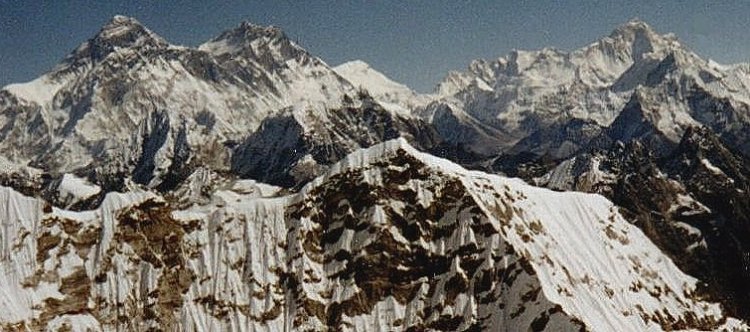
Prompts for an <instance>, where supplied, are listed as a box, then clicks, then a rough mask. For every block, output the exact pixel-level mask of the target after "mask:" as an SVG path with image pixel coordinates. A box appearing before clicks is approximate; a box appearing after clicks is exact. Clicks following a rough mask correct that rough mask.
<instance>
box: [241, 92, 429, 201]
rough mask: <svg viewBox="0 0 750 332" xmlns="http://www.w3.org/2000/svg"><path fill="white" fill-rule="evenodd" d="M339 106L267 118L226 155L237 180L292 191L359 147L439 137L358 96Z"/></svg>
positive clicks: (425, 145)
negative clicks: (265, 184)
mask: <svg viewBox="0 0 750 332" xmlns="http://www.w3.org/2000/svg"><path fill="white" fill-rule="evenodd" d="M355 98H356V99H350V100H351V102H350V103H348V104H347V105H345V106H344V107H343V108H339V109H330V110H327V111H325V112H322V113H311V112H291V111H290V112H287V113H285V114H280V115H276V116H271V117H269V118H267V119H266V120H265V121H264V122H263V123H262V124H261V126H260V128H259V130H258V131H257V132H255V133H254V134H253V135H251V136H249V137H248V138H247V139H245V140H244V141H243V142H242V143H241V144H240V145H239V146H238V147H237V148H236V149H235V152H234V154H233V156H232V168H233V171H234V172H235V173H236V174H239V175H240V176H242V177H249V178H253V179H258V180H260V181H263V182H266V183H270V184H274V185H280V186H284V187H295V186H299V185H300V184H305V183H307V182H308V181H310V180H312V179H313V178H315V177H316V176H317V175H320V174H322V173H323V172H324V171H325V170H326V169H327V168H328V167H329V166H330V165H332V164H333V163H335V162H337V161H339V160H341V159H342V158H343V157H345V156H346V155H347V154H349V153H351V152H353V151H356V150H358V149H361V148H366V147H370V146H372V145H375V144H377V143H381V142H384V141H387V140H391V139H395V138H398V137H405V138H406V139H408V140H409V141H410V142H411V143H412V144H413V145H414V146H417V147H419V148H420V149H422V150H430V149H435V148H437V147H439V146H440V144H441V139H440V137H439V136H438V134H437V133H436V131H435V130H434V129H433V128H432V126H430V125H429V124H427V123H425V122H423V121H421V120H419V119H417V118H414V117H411V116H409V115H408V114H399V113H397V112H394V111H392V110H388V109H385V108H384V107H383V106H381V105H380V104H378V103H376V102H375V101H373V100H372V99H371V98H370V97H369V96H367V95H363V96H359V97H355Z"/></svg>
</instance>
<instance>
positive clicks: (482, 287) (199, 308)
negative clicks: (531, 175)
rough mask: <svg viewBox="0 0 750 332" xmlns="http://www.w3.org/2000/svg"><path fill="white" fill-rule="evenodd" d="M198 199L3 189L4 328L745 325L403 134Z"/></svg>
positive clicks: (605, 207)
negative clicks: (58, 203)
mask: <svg viewBox="0 0 750 332" xmlns="http://www.w3.org/2000/svg"><path fill="white" fill-rule="evenodd" d="M235 188H236V187H235ZM207 194H208V195H210V197H212V201H211V203H209V204H205V205H195V206H193V207H189V208H186V209H181V210H180V209H177V208H176V207H175V206H174V205H172V203H170V202H168V201H164V200H163V199H161V198H159V197H158V196H155V195H153V194H148V193H144V192H141V193H131V194H116V193H110V194H108V195H107V198H106V199H104V201H103V203H102V206H101V207H100V208H99V209H97V210H93V211H84V212H69V211H65V210H60V209H56V208H55V209H52V208H49V207H48V206H45V204H44V203H42V202H41V201H39V200H37V199H32V198H27V197H24V196H22V195H20V194H18V193H16V192H14V191H12V190H11V189H7V188H2V189H0V195H2V198H3V200H4V201H6V202H8V204H7V205H5V207H4V208H2V209H0V216H2V217H3V220H7V221H9V222H11V223H12V224H11V225H13V226H12V227H10V228H7V227H6V228H4V231H3V232H4V233H3V239H15V240H14V241H15V242H6V245H4V246H3V252H2V260H1V261H0V268H2V269H3V270H4V271H5V272H6V273H4V274H3V278H1V279H0V282H2V284H3V288H4V289H5V290H6V292H4V293H3V294H5V295H4V296H3V297H2V298H0V306H2V309H3V310H2V312H3V313H4V314H3V316H2V321H3V328H4V329H6V330H8V329H10V330H24V329H32V330H34V329H43V328H55V327H68V328H73V329H84V328H90V329H92V330H102V329H103V330H109V329H115V328H121V329H130V330H132V329H141V330H144V329H150V328H151V329H167V330H169V329H179V330H188V331H191V330H195V331H203V330H212V329H214V330H215V329H238V330H282V329H287V330H290V329H294V330H321V329H334V330H339V329H340V330H353V331H362V330H384V329H387V330H390V329H397V330H407V331H417V330H423V329H434V330H443V331H454V330H487V329H489V330H519V329H523V330H525V329H532V330H539V331H542V330H551V331H558V330H578V329H592V330H593V329H602V328H604V329H613V330H644V329H686V328H698V329H716V328H720V327H722V326H723V327H732V326H735V327H740V326H741V323H740V322H738V321H736V320H734V319H731V318H727V316H726V315H725V314H724V313H722V310H721V309H720V307H719V306H718V305H717V304H712V303H708V302H705V301H703V300H701V299H699V298H698V297H697V296H696V295H695V290H696V288H695V287H696V284H695V279H693V278H691V277H688V276H687V275H685V274H683V273H682V272H680V271H679V270H678V269H677V268H676V266H675V265H674V264H673V263H672V262H671V260H670V259H668V258H667V257H666V256H664V255H663V254H661V252H660V251H659V250H658V249H657V248H656V247H655V246H654V245H653V244H651V243H650V242H649V241H648V239H647V238H646V237H645V235H644V234H643V233H641V232H640V231H639V230H638V229H637V228H635V227H634V226H632V225H630V224H629V223H628V222H626V221H625V219H624V218H623V217H622V216H621V215H620V214H619V213H618V212H617V208H616V207H614V206H613V205H612V204H611V203H609V202H608V201H606V200H605V199H603V198H602V197H599V196H595V195H589V194H580V193H555V192H551V191H548V190H544V189H538V188H533V187H530V186H528V185H526V184H524V183H522V182H520V181H518V180H509V179H505V178H501V177H497V176H491V175H486V174H483V173H479V172H471V171H467V170H464V169H462V168H460V167H459V166H457V165H454V164H451V163H450V162H447V161H445V160H442V159H438V158H435V157H432V156H429V155H426V154H423V153H419V152H417V151H416V150H415V149H414V148H412V147H411V146H409V145H408V144H407V143H406V141H405V140H403V139H399V140H394V141H389V142H386V143H384V144H379V145H376V146H374V147H372V148H369V149H366V150H359V151H357V152H355V153H353V154H351V155H349V156H347V157H346V158H344V159H343V160H342V161H341V162H340V163H337V164H334V165H333V166H331V168H330V169H329V170H328V171H327V172H326V173H325V174H324V175H323V176H322V177H319V178H317V179H315V180H314V181H313V182H311V183H310V184H309V185H307V186H305V187H304V188H303V189H302V190H301V191H300V192H299V193H297V194H293V195H289V196H277V197H267V198H259V197H257V196H256V195H249V194H247V192H243V191H239V190H237V189H230V190H221V189H220V190H216V191H213V192H211V193H207ZM551 202H554V204H552V203H551ZM584 253H585V254H584ZM594 308H596V310H594Z"/></svg>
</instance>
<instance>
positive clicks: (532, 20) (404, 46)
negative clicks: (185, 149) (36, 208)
mask: <svg viewBox="0 0 750 332" xmlns="http://www.w3.org/2000/svg"><path fill="white" fill-rule="evenodd" d="M625 2H627V3H625ZM651 2H652V1H581V2H577V1H462V2H458V1H456V2H453V1H451V2H448V1H446V2H442V1H330V2H329V1H325V2H324V1H217V2H213V1H208V0H203V1H172V0H151V1H138V0H131V1H114V0H113V1H93V0H89V1H83V0H68V1H35V0H27V1H19V0H0V86H2V85H5V84H8V83H12V82H23V81H28V80H31V79H33V78H35V77H37V76H39V75H40V74H42V73H44V72H45V71H47V70H49V69H50V68H52V67H53V66H54V65H55V64H56V63H57V62H58V61H59V60H60V59H62V58H63V57H64V56H65V55H66V54H67V53H68V52H70V51H71V50H72V49H74V48H75V47H76V46H78V45H79V44H80V43H82V42H84V41H85V40H86V39H88V38H90V37H91V36H93V35H94V34H96V32H97V31H98V30H99V28H100V27H101V26H102V25H103V24H105V23H106V22H107V21H108V20H109V18H111V17H112V16H113V15H115V14H122V15H127V16H133V17H136V18H137V19H138V20H140V21H141V22H142V23H143V24H144V25H146V26H147V27H149V28H150V29H151V30H153V31H154V32H156V33H157V34H159V35H161V36H163V37H164V38H166V39H167V40H169V41H170V42H172V43H175V44H181V45H187V46H195V45H198V44H200V43H201V42H203V41H206V40H208V39H210V38H211V37H213V36H216V35H218V34H219V33H220V32H221V31H223V30H226V29H229V28H231V27H233V26H235V25H237V24H239V22H241V21H243V20H247V21H250V22H253V23H258V24H263V25H276V26H279V27H281V28H282V29H283V30H284V31H285V32H286V33H287V34H288V35H289V36H291V37H292V38H294V39H295V40H297V41H298V42H299V43H300V44H301V45H302V46H304V47H305V48H307V49H308V50H309V51H311V52H312V53H313V54H315V55H317V56H319V57H321V58H322V59H323V60H325V61H326V62H327V63H329V64H331V65H337V64H339V63H342V62H345V61H347V60H353V59H362V60H364V61H366V62H368V63H370V64H371V65H372V66H373V67H374V68H376V69H378V70H380V71H382V72H383V73H385V74H386V75H388V76H390V77H391V78H393V79H395V80H397V81H400V82H403V83H405V84H407V85H409V86H411V87H413V88H415V89H417V90H420V91H429V90H431V89H432V88H433V87H434V85H435V84H436V83H437V82H438V81H439V80H440V79H441V78H442V77H443V76H444V75H445V74H446V73H447V71H449V70H454V69H463V68H465V67H466V65H467V64H468V63H469V62H470V61H471V60H472V59H476V58H495V57H498V56H501V55H504V54H505V53H507V52H509V51H510V50H512V49H538V48H541V47H544V46H554V47H557V48H560V49H564V50H571V49H575V48H578V47H581V46H584V45H586V44H588V43H590V42H591V41H593V40H596V39H598V38H600V37H601V36H604V35H608V34H609V33H610V32H611V31H612V30H613V29H614V28H615V27H616V26H617V25H620V24H622V23H624V22H626V21H628V20H629V19H631V18H634V17H638V18H640V19H642V20H644V21H646V22H648V23H649V24H651V25H652V26H653V27H654V28H655V29H656V30H657V31H659V32H661V33H667V32H674V33H675V34H676V35H677V36H678V37H679V39H680V40H682V42H683V43H684V44H686V45H688V46H689V47H690V48H692V49H693V50H694V51H696V52H697V53H699V54H701V55H703V56H706V57H710V58H713V59H715V60H717V61H718V62H722V63H735V62H748V61H750V27H749V26H750V1H739V0H738V1H723V2H708V1H706V2H701V1H661V2H659V3H657V4H653V3H651Z"/></svg>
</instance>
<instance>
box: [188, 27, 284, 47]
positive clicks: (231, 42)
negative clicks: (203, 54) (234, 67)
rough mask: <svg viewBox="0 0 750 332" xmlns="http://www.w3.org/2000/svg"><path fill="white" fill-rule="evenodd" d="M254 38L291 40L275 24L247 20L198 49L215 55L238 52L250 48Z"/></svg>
mask: <svg viewBox="0 0 750 332" xmlns="http://www.w3.org/2000/svg"><path fill="white" fill-rule="evenodd" d="M255 40H266V42H268V41H276V40H280V41H282V42H284V44H290V43H291V41H290V40H289V38H288V37H287V36H286V34H285V33H284V31H282V30H281V28H279V27H276V26H262V25H258V24H255V23H251V22H248V21H243V22H242V23H240V24H239V25H238V26H236V27H234V28H232V29H229V30H227V31H224V32H222V33H221V34H220V35H219V36H217V37H216V38H213V39H211V40H210V41H208V42H206V43H205V44H203V45H201V46H200V47H199V49H201V50H204V51H208V52H210V53H214V54H217V55H220V54H225V53H230V54H234V53H238V52H241V51H242V50H246V49H248V48H252V46H251V43H252V42H253V41H255Z"/></svg>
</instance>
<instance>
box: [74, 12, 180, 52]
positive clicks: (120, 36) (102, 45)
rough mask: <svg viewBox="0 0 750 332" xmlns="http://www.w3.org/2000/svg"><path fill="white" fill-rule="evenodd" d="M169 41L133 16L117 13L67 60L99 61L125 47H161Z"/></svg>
mask: <svg viewBox="0 0 750 332" xmlns="http://www.w3.org/2000/svg"><path fill="white" fill-rule="evenodd" d="M168 45H169V43H168V42H167V41H166V40H164V38H162V37H160V36H159V35H157V34H156V33H154V32H152V31H151V30H149V29H148V28H146V27H145V26H143V24H141V22H139V21H138V20H136V19H135V18H132V17H127V16H122V15H115V16H114V17H112V18H111V19H110V20H109V21H108V22H107V23H106V24H104V26H102V28H101V29H100V30H99V32H98V33H97V34H96V35H95V36H94V37H93V38H91V39H89V40H88V41H87V42H85V43H83V44H82V45H81V46H79V47H78V48H77V49H76V50H75V51H73V53H71V54H70V55H69V56H68V57H67V58H66V60H65V63H68V64H76V63H80V62H82V61H84V62H86V61H89V60H91V61H93V62H99V61H101V60H103V59H104V58H105V57H106V56H107V55H109V54H110V53H112V52H115V51H116V50H118V49H124V48H131V49H132V48H138V49H148V48H161V47H166V46H168Z"/></svg>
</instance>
